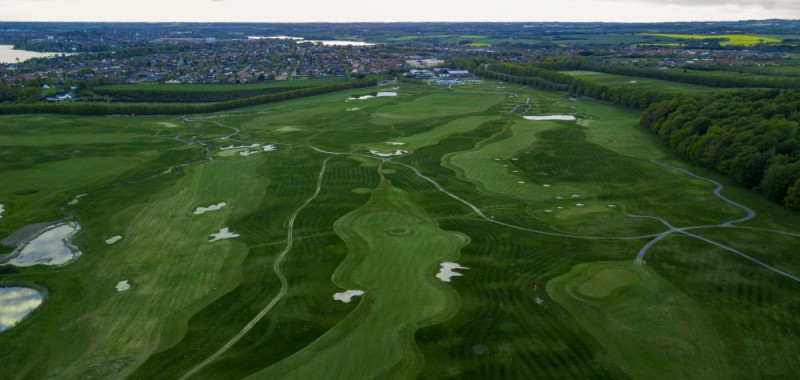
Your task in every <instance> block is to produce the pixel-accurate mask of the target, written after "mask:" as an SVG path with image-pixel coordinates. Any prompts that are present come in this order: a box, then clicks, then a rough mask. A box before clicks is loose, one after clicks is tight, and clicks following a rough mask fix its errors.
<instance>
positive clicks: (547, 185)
mask: <svg viewBox="0 0 800 380" xmlns="http://www.w3.org/2000/svg"><path fill="white" fill-rule="evenodd" d="M542 187H550V184H549V183H545V184H544V185H542Z"/></svg>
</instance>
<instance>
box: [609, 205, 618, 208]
mask: <svg viewBox="0 0 800 380" xmlns="http://www.w3.org/2000/svg"><path fill="white" fill-rule="evenodd" d="M608 207H611V208H617V205H608Z"/></svg>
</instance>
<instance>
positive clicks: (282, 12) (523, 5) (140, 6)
mask: <svg viewBox="0 0 800 380" xmlns="http://www.w3.org/2000/svg"><path fill="white" fill-rule="evenodd" d="M770 18H781V19H800V2H798V1H796V0H754V1H746V0H728V1H724V0H706V1H703V2H697V1H692V0H664V1H657V0H494V1H491V2H487V1H481V0H461V1H458V2H441V1H440V2H431V1H422V0H406V1H403V2H381V1H367V0H339V1H336V2H335V3H332V2H326V1H319V0H312V1H295V2H280V3H278V2H265V1H261V0H169V1H163V0H159V1H157V0H138V1H128V0H124V1H122V0H0V21H107V22H132V21H146V22H170V21H177V22H401V21H409V22H423V21H450V22H459V21H464V22H469V21H486V22H492V21H495V22H526V21H530V22H540V21H556V22H558V21H574V22H588V21H606V22H664V21H737V20H762V19H770Z"/></svg>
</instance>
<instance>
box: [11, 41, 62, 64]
mask: <svg viewBox="0 0 800 380" xmlns="http://www.w3.org/2000/svg"><path fill="white" fill-rule="evenodd" d="M59 54H62V53H40V52H38V51H28V50H14V46H13V45H0V64H4V63H17V58H19V61H20V62H25V61H27V60H29V59H31V58H43V57H44V58H46V57H54V56H56V55H59Z"/></svg>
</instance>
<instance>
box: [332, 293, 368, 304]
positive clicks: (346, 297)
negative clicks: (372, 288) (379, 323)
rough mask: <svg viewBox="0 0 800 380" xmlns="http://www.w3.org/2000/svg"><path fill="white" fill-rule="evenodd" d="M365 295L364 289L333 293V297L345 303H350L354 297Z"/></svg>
mask: <svg viewBox="0 0 800 380" xmlns="http://www.w3.org/2000/svg"><path fill="white" fill-rule="evenodd" d="M363 295H364V291H363V290H348V291H346V292H341V293H335V294H334V295H333V299H335V300H337V301H342V302H344V303H350V301H352V298H353V297H357V296H363Z"/></svg>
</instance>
